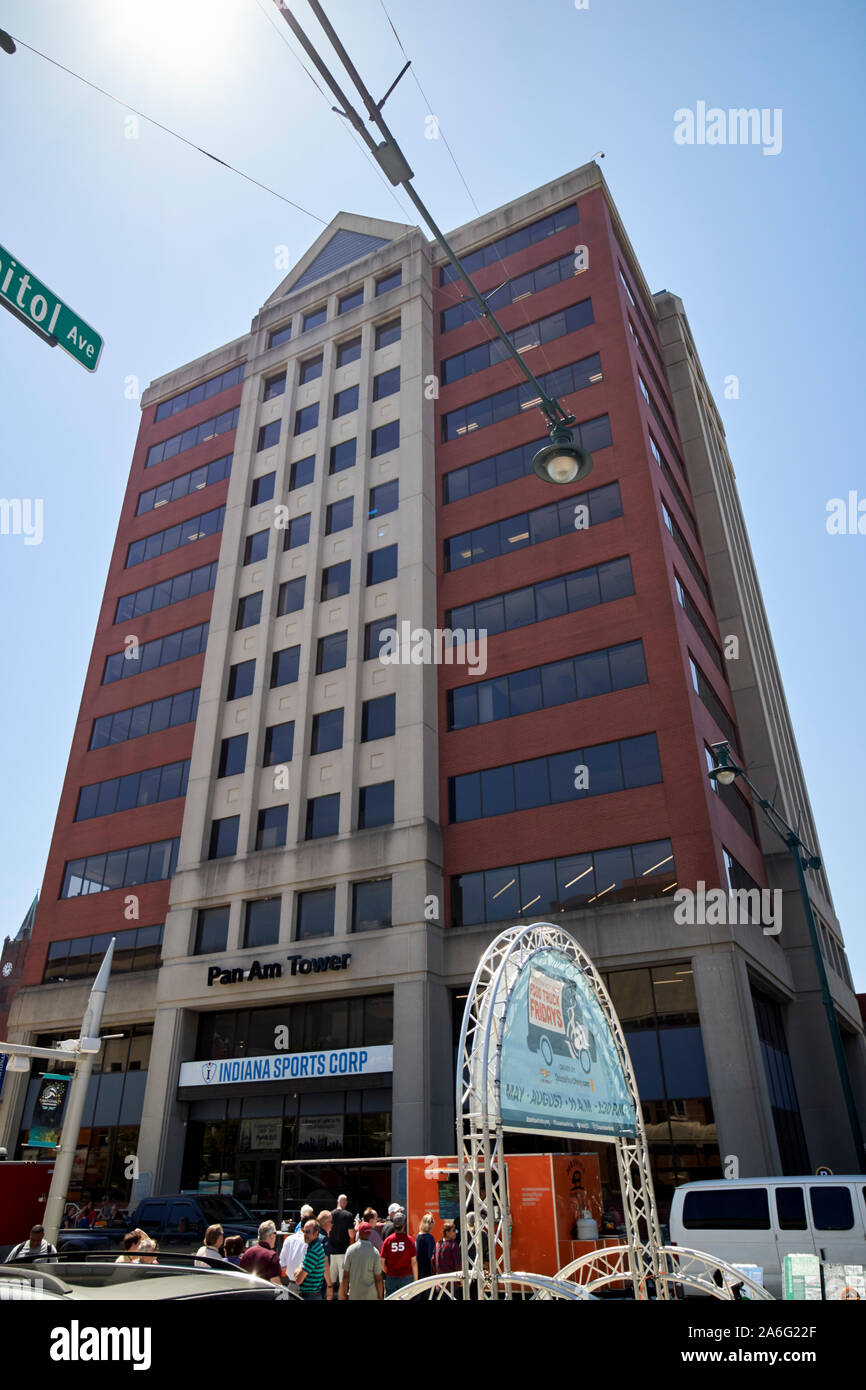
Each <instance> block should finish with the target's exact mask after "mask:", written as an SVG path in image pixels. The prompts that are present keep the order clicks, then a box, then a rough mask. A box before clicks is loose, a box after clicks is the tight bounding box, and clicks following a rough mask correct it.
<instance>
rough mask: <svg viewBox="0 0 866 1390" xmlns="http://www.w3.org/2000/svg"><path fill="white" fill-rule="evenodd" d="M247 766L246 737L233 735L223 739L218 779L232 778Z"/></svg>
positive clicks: (244, 735)
mask: <svg viewBox="0 0 866 1390" xmlns="http://www.w3.org/2000/svg"><path fill="white" fill-rule="evenodd" d="M246 765H247V735H246V734H235V735H234V736H233V737H232V738H224V739H223V741H222V746H221V748H220V761H219V772H218V773H217V776H218V777H234V776H236V774H237V773H239V772H243V770H244V768H245V767H246Z"/></svg>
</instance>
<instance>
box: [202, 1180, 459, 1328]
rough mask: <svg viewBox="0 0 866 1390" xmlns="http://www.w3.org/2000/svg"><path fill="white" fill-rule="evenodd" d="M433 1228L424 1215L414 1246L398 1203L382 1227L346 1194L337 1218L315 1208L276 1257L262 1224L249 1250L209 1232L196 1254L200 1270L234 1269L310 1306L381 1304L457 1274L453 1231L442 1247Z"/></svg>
mask: <svg viewBox="0 0 866 1390" xmlns="http://www.w3.org/2000/svg"><path fill="white" fill-rule="evenodd" d="M433 1227H434V1220H433V1217H432V1216H431V1215H430V1214H429V1213H427V1214H426V1215H425V1216H423V1217H422V1218H421V1221H420V1223H419V1229H418V1233H417V1235H416V1236H415V1237H414V1238H413V1237H412V1236H411V1235H410V1234H409V1232H408V1230H407V1226H406V1213H405V1211H404V1210H403V1209H402V1207H401V1206H400V1205H399V1203H397V1202H392V1203H391V1205H390V1206H389V1208H388V1217H387V1220H384V1221H383V1220H380V1218H379V1215H378V1212H376V1211H375V1210H374V1209H373V1208H372V1207H366V1208H365V1209H364V1210H363V1211H362V1212H361V1213H359V1214H358V1215H355V1214H354V1213H353V1212H352V1211H350V1210H349V1205H348V1198H347V1197H346V1195H345V1193H342V1194H341V1195H340V1196H339V1197H338V1198H337V1205H336V1207H334V1209H333V1211H327V1210H325V1211H320V1212H319V1213H318V1214H317V1213H316V1212H315V1211H314V1210H313V1208H312V1207H310V1206H304V1207H302V1208H301V1214H300V1219H299V1221H298V1222H297V1224H296V1226H295V1228H294V1230H287V1231H286V1232H285V1234H284V1235H283V1242H282V1245H281V1246H280V1247H279V1250H278V1249H277V1236H278V1233H277V1228H276V1225H275V1223H274V1222H273V1221H263V1222H262V1224H261V1225H260V1226H259V1231H258V1239H257V1240H256V1242H255V1243H254V1244H253V1245H250V1246H249V1247H248V1249H246V1250H243V1240H242V1238H241V1237H240V1236H228V1237H224V1235H223V1229H222V1227H221V1226H218V1225H214V1226H209V1227H208V1229H207V1231H206V1232H205V1238H204V1244H203V1245H202V1246H201V1247H200V1249H199V1250H198V1251H197V1252H196V1264H198V1265H202V1266H206V1265H214V1264H215V1265H217V1266H219V1265H220V1264H222V1263H224V1262H228V1263H230V1264H236V1265H238V1266H239V1267H240V1268H241V1269H242V1270H244V1271H245V1272H246V1273H248V1274H253V1275H256V1276H257V1277H258V1278H260V1279H267V1280H269V1281H270V1283H272V1284H276V1285H280V1286H283V1287H287V1288H289V1289H291V1290H292V1292H293V1293H297V1294H299V1295H300V1297H301V1298H303V1299H305V1300H306V1301H311V1302H319V1301H331V1300H334V1299H337V1300H340V1301H343V1300H348V1301H349V1302H355V1301H358V1300H373V1299H381V1298H384V1297H386V1296H387V1295H388V1294H392V1293H396V1291H397V1290H398V1289H401V1288H404V1287H405V1285H407V1284H411V1283H413V1282H414V1281H415V1280H416V1279H424V1278H426V1277H427V1276H429V1275H434V1274H451V1273H454V1272H455V1271H458V1270H459V1269H460V1245H459V1241H458V1239H457V1228H456V1225H455V1224H454V1222H449V1221H446V1222H444V1224H443V1227H442V1237H441V1239H440V1240H439V1241H436V1240H435V1239H434V1236H433Z"/></svg>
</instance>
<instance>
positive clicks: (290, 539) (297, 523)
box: [283, 512, 310, 550]
mask: <svg viewBox="0 0 866 1390" xmlns="http://www.w3.org/2000/svg"><path fill="white" fill-rule="evenodd" d="M309 539H310V513H309V512H305V513H304V515H303V516H295V517H292V520H291V521H290V522H289V524H288V527H287V528H286V536H285V540H284V541H283V550H294V549H295V548H296V547H297V546H299V545H306V544H307V541H308V540H309Z"/></svg>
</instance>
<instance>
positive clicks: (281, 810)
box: [256, 806, 289, 849]
mask: <svg viewBox="0 0 866 1390" xmlns="http://www.w3.org/2000/svg"><path fill="white" fill-rule="evenodd" d="M288 817H289V808H288V806H268V807H266V809H265V810H263V811H259V817H258V822H257V825H256V849H275V848H276V847H277V846H278V845H284V844H285V843H286V828H287V825H288Z"/></svg>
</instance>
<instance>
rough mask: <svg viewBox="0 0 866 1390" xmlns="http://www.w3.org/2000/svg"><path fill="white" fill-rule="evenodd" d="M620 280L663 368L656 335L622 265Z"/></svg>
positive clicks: (642, 300)
mask: <svg viewBox="0 0 866 1390" xmlns="http://www.w3.org/2000/svg"><path fill="white" fill-rule="evenodd" d="M619 278H620V280H621V281H622V285H623V288H624V289H625V292H626V296H627V298H628V302H629V304H630V305H631V307H632V308H633V309H634V312H635V317H636V318H637V321H638V323H639V324H640V326H641V328H642V329H643V332H644V336H645V338H646V341H647V342H648V343H649V345H650V347H651V348H652V350H653V353H654V354H655V358H656V361H657V362H658V364H659V366H660V367H661V366H662V358H661V353H660V352H659V348H658V343H657V342H656V340H655V337H654V335H653V334H652V333H651V332H650V329H649V324H648V323H647V321H646V319H645V318H644V316H643V313H642V312H641V308H640V305H639V304H638V303H637V301H636V300H635V297H634V295H633V294H632V291H631V286H630V285H629V282H628V280H627V278H626V274H625V271H624V270H623V268H622V266H621V265H620V266H619ZM643 303H644V299H643V296H641V304H643Z"/></svg>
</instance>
